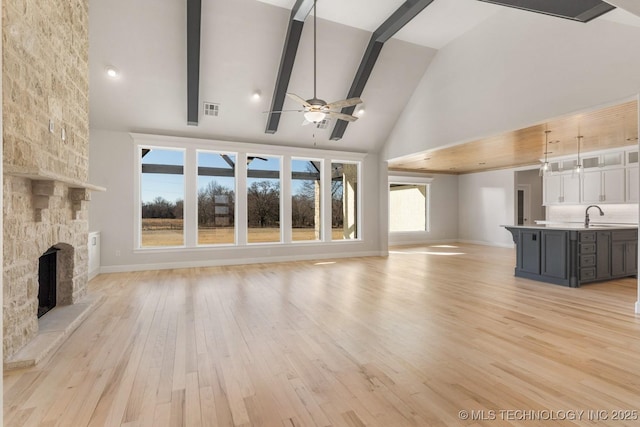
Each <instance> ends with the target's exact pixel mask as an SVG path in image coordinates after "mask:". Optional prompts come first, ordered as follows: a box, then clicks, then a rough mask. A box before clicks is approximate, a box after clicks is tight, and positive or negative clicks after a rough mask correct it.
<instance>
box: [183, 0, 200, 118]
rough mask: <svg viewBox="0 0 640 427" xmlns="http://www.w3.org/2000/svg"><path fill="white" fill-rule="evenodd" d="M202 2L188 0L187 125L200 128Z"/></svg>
mask: <svg viewBox="0 0 640 427" xmlns="http://www.w3.org/2000/svg"><path fill="white" fill-rule="evenodd" d="M201 23H202V1H201V0H187V125H189V126H198V104H199V103H200V102H199V96H200V26H201Z"/></svg>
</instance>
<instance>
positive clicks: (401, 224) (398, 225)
mask: <svg viewBox="0 0 640 427" xmlns="http://www.w3.org/2000/svg"><path fill="white" fill-rule="evenodd" d="M427 190H428V187H427V184H419V183H416V184H411V183H406V184H405V183H395V184H394V183H391V184H389V231H390V232H406V231H428V224H429V222H428V218H427V207H428V200H429V199H428V197H427Z"/></svg>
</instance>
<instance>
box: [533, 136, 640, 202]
mask: <svg viewBox="0 0 640 427" xmlns="http://www.w3.org/2000/svg"><path fill="white" fill-rule="evenodd" d="M638 157H639V156H638V149H637V148H635V147H627V148H626V150H625V149H624V148H623V149H617V150H607V151H603V152H594V153H585V154H584V155H583V156H582V158H581V163H582V166H583V172H582V173H581V174H579V175H578V174H576V173H573V172H568V171H569V170H571V169H572V167H573V166H574V165H575V164H576V160H575V158H574V157H566V158H557V159H552V160H550V161H549V163H550V165H551V171H552V172H551V173H549V174H547V175H546V176H545V177H544V187H543V188H544V204H545V205H557V204H574V205H578V204H592V203H637V202H638V187H639V185H638V179H639V177H638V160H639V159H638Z"/></svg>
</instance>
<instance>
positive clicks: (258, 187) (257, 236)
mask: <svg viewBox="0 0 640 427" xmlns="http://www.w3.org/2000/svg"><path fill="white" fill-rule="evenodd" d="M247 227H248V229H247V241H248V242H249V243H262V242H279V241H280V158H279V157H267V156H247Z"/></svg>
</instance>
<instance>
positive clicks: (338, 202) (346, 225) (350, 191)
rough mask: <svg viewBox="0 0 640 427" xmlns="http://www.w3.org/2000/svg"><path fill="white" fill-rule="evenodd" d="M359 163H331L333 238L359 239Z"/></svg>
mask: <svg viewBox="0 0 640 427" xmlns="http://www.w3.org/2000/svg"><path fill="white" fill-rule="evenodd" d="M357 221H358V164H357V163H338V162H332V163H331V228H332V230H331V238H332V239H333V240H350V239H357V238H358V237H359V236H358V223H357Z"/></svg>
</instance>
